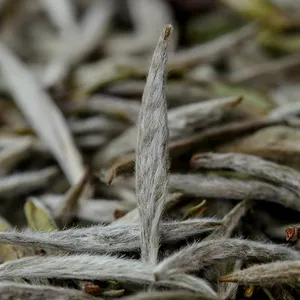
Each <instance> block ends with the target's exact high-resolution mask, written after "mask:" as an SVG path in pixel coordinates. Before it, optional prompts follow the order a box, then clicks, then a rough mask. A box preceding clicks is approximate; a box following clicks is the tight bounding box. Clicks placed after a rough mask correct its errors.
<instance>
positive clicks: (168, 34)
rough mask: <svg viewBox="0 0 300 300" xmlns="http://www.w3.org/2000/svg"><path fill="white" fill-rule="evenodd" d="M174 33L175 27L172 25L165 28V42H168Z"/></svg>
mask: <svg viewBox="0 0 300 300" xmlns="http://www.w3.org/2000/svg"><path fill="white" fill-rule="evenodd" d="M172 31H173V26H172V24H169V25H167V26H166V27H165V31H164V40H167V39H168V38H169V36H170V34H171V33H172Z"/></svg>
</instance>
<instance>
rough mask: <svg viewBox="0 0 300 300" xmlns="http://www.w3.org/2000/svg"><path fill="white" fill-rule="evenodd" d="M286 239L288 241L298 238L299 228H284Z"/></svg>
mask: <svg viewBox="0 0 300 300" xmlns="http://www.w3.org/2000/svg"><path fill="white" fill-rule="evenodd" d="M285 232H286V238H285V239H286V240H287V241H288V242H295V241H296V240H298V239H299V238H300V230H299V228H296V227H288V228H287V229H286V230H285Z"/></svg>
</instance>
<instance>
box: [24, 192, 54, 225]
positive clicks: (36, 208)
mask: <svg viewBox="0 0 300 300" xmlns="http://www.w3.org/2000/svg"><path fill="white" fill-rule="evenodd" d="M24 211H25V215H26V219H27V222H28V225H29V227H30V228H31V229H32V230H34V231H54V230H57V226H56V224H55V222H54V220H53V219H52V217H51V216H50V213H49V212H48V211H47V209H46V208H45V207H44V206H43V205H42V203H41V202H40V201H39V200H38V199H37V198H34V197H31V198H29V199H28V200H27V201H26V203H25V205H24Z"/></svg>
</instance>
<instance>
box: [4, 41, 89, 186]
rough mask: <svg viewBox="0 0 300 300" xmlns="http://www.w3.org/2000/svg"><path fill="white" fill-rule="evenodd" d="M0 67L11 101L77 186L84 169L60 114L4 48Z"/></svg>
mask: <svg viewBox="0 0 300 300" xmlns="http://www.w3.org/2000/svg"><path fill="white" fill-rule="evenodd" d="M0 67H1V70H2V74H3V77H4V79H5V81H6V83H7V85H8V87H9V90H10V92H11V94H12V95H13V97H14V101H16V104H17V105H18V106H19V107H20V109H21V110H22V112H23V113H24V115H25V116H26V118H27V120H28V121H29V123H30V124H31V125H32V127H33V128H34V129H35V130H36V132H37V133H38V135H39V136H40V137H41V139H42V140H43V142H44V143H45V144H46V145H47V146H48V147H49V149H50V150H51V152H52V154H53V155H54V156H55V157H56V159H57V160H58V162H59V163H60V165H61V167H62V169H63V171H64V173H65V175H66V177H67V178H68V180H69V181H70V183H76V182H77V181H78V180H79V178H80V177H81V175H82V174H83V173H84V168H83V164H82V159H81V156H80V154H79V152H78V150H77V149H76V147H75V145H74V142H73V139H72V136H71V134H70V132H69V129H68V127H67V124H66V122H65V120H64V118H63V115H62V113H61V111H60V110H59V109H58V108H57V107H56V105H55V104H54V102H53V101H52V99H51V98H50V97H49V95H48V94H47V93H46V92H45V91H44V90H43V89H42V87H41V86H40V84H39V82H38V81H36V79H35V77H34V76H33V74H32V73H31V71H30V70H29V69H28V68H27V67H26V66H25V65H24V64H23V63H22V62H21V61H20V60H19V59H18V58H17V57H16V56H15V55H14V54H13V53H12V52H11V51H10V50H9V49H8V48H7V47H6V46H5V45H4V44H0Z"/></svg>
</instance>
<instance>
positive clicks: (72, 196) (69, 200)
mask: <svg viewBox="0 0 300 300" xmlns="http://www.w3.org/2000/svg"><path fill="white" fill-rule="evenodd" d="M89 178H90V170H89V169H87V170H86V171H85V173H84V174H83V176H82V178H81V179H80V181H79V182H78V183H76V184H75V185H73V186H72V187H71V188H70V189H69V190H68V191H67V193H66V195H65V199H64V201H63V203H62V204H61V207H60V209H59V213H58V215H57V218H58V219H60V220H62V221H63V223H67V222H68V220H69V219H70V218H72V217H73V216H74V215H76V214H77V212H78V209H79V202H80V199H81V198H82V197H83V196H84V195H87V193H88V189H89V185H88V183H89Z"/></svg>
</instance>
